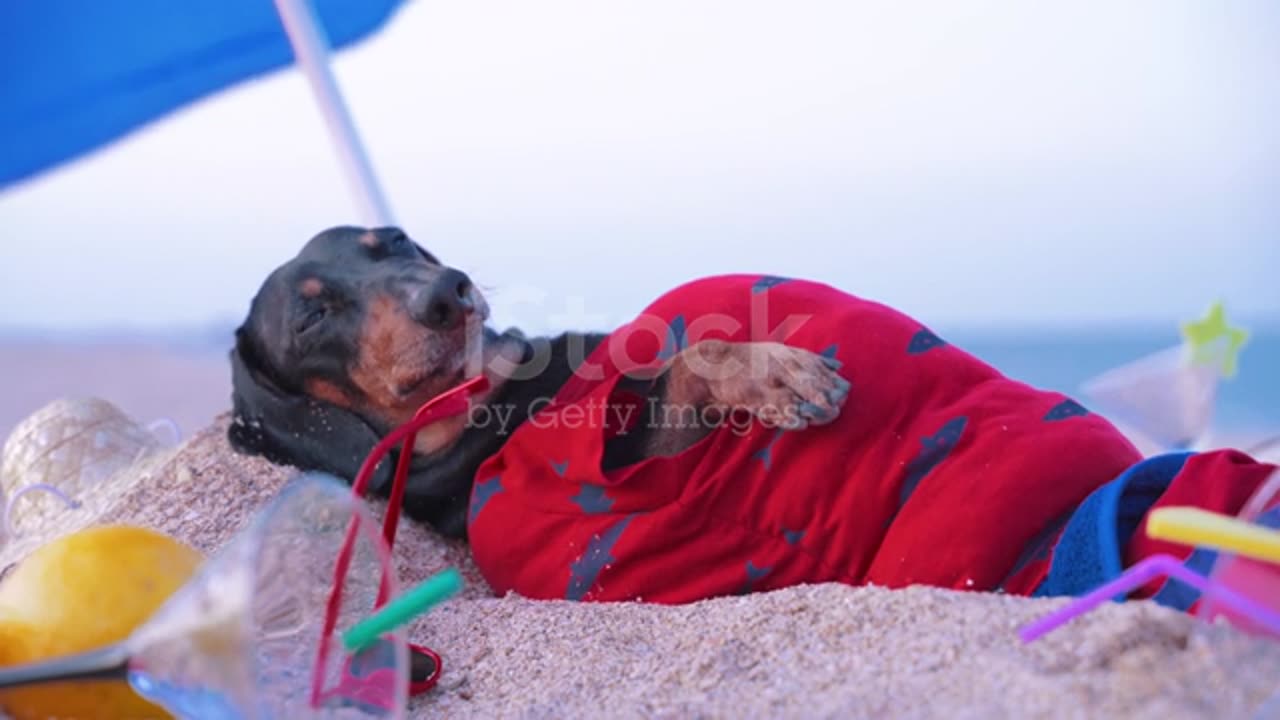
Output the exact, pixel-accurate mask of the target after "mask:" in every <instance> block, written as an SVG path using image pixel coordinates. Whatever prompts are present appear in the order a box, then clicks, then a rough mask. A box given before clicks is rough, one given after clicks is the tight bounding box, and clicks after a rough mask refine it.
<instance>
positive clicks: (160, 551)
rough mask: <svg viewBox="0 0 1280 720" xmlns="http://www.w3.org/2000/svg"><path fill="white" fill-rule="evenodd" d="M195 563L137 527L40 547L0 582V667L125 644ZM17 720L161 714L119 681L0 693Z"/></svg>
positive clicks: (100, 530)
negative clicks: (115, 644) (123, 642)
mask: <svg viewBox="0 0 1280 720" xmlns="http://www.w3.org/2000/svg"><path fill="white" fill-rule="evenodd" d="M203 559H204V558H203V557H202V556H201V555H200V553H199V552H197V551H196V550H194V549H192V548H191V547H189V546H187V545H184V544H182V543H181V542H178V541H177V540H175V539H173V538H171V537H169V536H167V535H164V534H163V533H158V532H155V531H153V530H148V529H146V528H141V527H133V526H128V525H108V526H102V527H95V528H89V529H87V530H82V531H80V532H76V533H72V534H70V535H66V536H64V537H62V538H59V539H57V540H54V541H52V542H50V543H48V544H46V545H43V546H42V547H40V548H39V549H37V550H36V551H35V552H33V553H31V554H30V555H29V556H27V558H26V559H24V560H23V561H22V562H21V563H19V564H18V566H17V567H15V568H14V569H13V571H12V572H11V573H10V574H9V575H7V576H6V577H5V578H4V579H3V580H0V666H11V665H17V664H21V663H28V662H37V661H41V660H49V659H52V658H56V657H61V656H64V655H72V654H76V653H81V652H85V651H88V650H94V649H97V648H100V647H103V646H106V645H111V644H113V643H116V642H119V641H121V640H124V639H125V638H127V637H128V636H129V635H130V634H131V633H132V632H133V631H134V629H136V628H137V627H138V626H139V625H141V624H142V623H144V622H145V621H146V620H147V619H148V618H149V617H151V615H152V613H154V612H155V610H156V609H157V608H159V607H160V605H161V604H163V603H164V601H165V600H166V599H168V597H169V596H170V595H172V594H173V593H174V591H176V590H177V589H178V588H180V587H182V585H183V584H184V583H185V582H186V581H187V580H188V579H190V578H191V576H192V575H193V574H194V573H195V571H196V570H197V569H198V568H199V566H200V563H201V562H202V561H203ZM0 711H3V712H5V713H8V714H9V715H10V716H12V717H13V718H14V720H25V719H26V718H79V719H83V720H91V719H93V718H120V719H121V720H127V719H129V718H165V717H168V715H167V714H166V713H165V712H164V711H163V710H161V709H160V708H159V707H157V706H155V705H153V704H151V703H149V702H147V701H145V700H143V699H142V698H140V697H138V696H137V695H136V694H135V693H134V692H133V690H131V689H130V688H129V686H128V684H127V683H125V682H123V681H95V682H76V683H54V684H48V685H35V686H31V687H26V688H21V689H13V690H7V691H0Z"/></svg>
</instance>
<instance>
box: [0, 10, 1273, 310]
mask: <svg viewBox="0 0 1280 720" xmlns="http://www.w3.org/2000/svg"><path fill="white" fill-rule="evenodd" d="M1278 21H1280V5H1277V4H1276V3H1274V2H1272V1H1270V0H1257V1H1254V2H1246V1H1243V0H1239V1H1237V0H1232V1H1229V2H1221V3H1205V2H1192V1H1189V0H1165V1H1157V0H1147V1H1144V0H1134V1H1133V2H1125V3H1114V2H1105V1H1102V0H1087V1H1078V2H1072V3H1009V2H983V1H981V0H974V1H971V2H966V3H951V2H932V3H925V2H918V3H873V2H862V1H858V2H852V1H845V0H824V1H819V0H798V1H797V2H788V3H778V2H746V1H743V0H738V1H736V2H727V1H721V0H705V1H701V2H688V1H687V0H650V1H649V2H610V3H598V2H589V1H588V0H545V1H544V2H539V3H523V2H517V1H515V0H511V1H510V2H479V1H476V2H451V3H446V2H438V1H434V0H432V1H428V0H416V1H415V2H413V3H410V4H409V5H408V6H407V7H406V8H404V9H403V10H402V11H401V12H400V13H399V14H398V15H397V16H396V17H395V18H393V20H392V22H391V23H390V24H389V25H388V26H387V27H386V28H385V29H384V30H383V31H382V32H380V33H379V34H377V35H375V36H374V37H372V38H371V39H369V40H367V41H365V42H364V43H362V44H360V45H359V46H357V47H355V48H353V49H351V50H349V51H347V52H344V53H342V54H341V55H339V56H338V57H337V59H336V61H335V67H336V72H337V76H338V80H339V82H340V84H341V87H342V89H343V91H344V93H345V95H346V97H347V100H348V102H349V103H350V105H351V107H352V112H353V113H354V116H355V120H356V123H357V125H358V127H359V130H360V132H361V135H362V137H363V139H364V141H365V143H366V144H367V146H368V148H369V150H370V153H371V156H372V161H373V165H374V168H375V170H376V172H377V174H378V176H379V177H380V179H381V181H382V184H383V185H384V187H385V190H386V191H387V194H388V196H389V198H390V203H391V205H392V208H393V212H394V214H395V217H396V219H397V221H398V223H399V224H400V225H402V226H403V227H405V229H406V230H407V231H408V232H409V233H410V235H411V236H413V237H414V238H415V239H417V240H418V241H419V242H421V243H423V244H424V245H426V246H427V247H428V248H430V249H431V250H432V251H433V252H434V253H436V254H437V255H439V256H440V257H442V259H444V260H445V261H446V262H449V263H450V264H453V265H455V266H457V267H459V268H461V269H463V270H465V271H467V272H469V273H470V274H471V275H472V276H473V278H474V279H475V280H476V282H477V283H478V284H479V285H480V286H481V287H483V288H485V289H486V290H487V292H488V293H489V298H490V302H491V304H492V305H493V306H494V312H495V318H494V319H495V322H496V323H497V324H499V325H504V326H505V325H512V324H514V325H520V326H522V327H525V328H526V329H528V330H529V331H531V332H545V331H547V330H550V329H554V328H562V327H570V326H572V327H576V328H579V329H585V328H595V329H601V328H607V327H611V326H613V325H616V324H618V323H620V322H623V321H625V320H626V319H627V318H628V317H629V316H630V315H632V314H634V313H636V312H638V311H639V310H641V309H642V308H643V307H644V306H645V305H646V304H647V303H648V302H649V301H650V300H651V299H653V298H654V297H656V296H657V295H659V294H660V293H662V292H663V291H665V290H667V289H669V288H671V287H672V286H674V285H675V284H677V283H680V282H683V281H685V280H688V279H691V278H694V277H698V276H702V275H709V274H716V273H722V272H763V273H770V274H777V275H787V276H792V277H806V278H810V279H815V280H820V281H823V282H828V283H831V284H834V285H837V286H839V287H841V288H843V289H845V290H847V291H849V292H852V293H854V294H857V295H860V296H863V297H869V298H872V299H875V300H878V301H881V302H886V303H888V304H891V305H894V306H896V307H898V308H900V309H902V310H904V311H906V312H908V313H910V314H913V315H915V316H916V317H918V318H920V319H922V320H923V321H924V322H927V323H930V324H933V325H935V326H944V325H948V326H955V325H963V326H968V327H993V328H1002V327H1004V328H1008V327H1060V326H1081V325H1098V324H1124V323H1132V322H1141V323H1153V324H1161V323H1164V324H1170V325H1171V324H1173V323H1176V322H1178V321H1180V320H1182V319H1185V318H1187V317H1189V316H1193V315H1196V314H1198V313H1199V312H1201V311H1202V310H1203V309H1204V308H1205V307H1207V305H1208V304H1209V303H1210V302H1212V301H1213V300H1215V299H1219V298H1221V299H1223V300H1225V301H1226V302H1227V305H1228V308H1229V310H1230V312H1231V313H1232V315H1233V316H1236V317H1240V318H1244V319H1252V320H1253V321H1255V322H1258V321H1266V322H1280V283H1278V282H1277V278H1278V277H1280V207H1278V204H1277V199H1280V133H1278V132H1277V131H1276V128H1278V127H1280V82H1277V75H1278V74H1280V22H1278ZM360 222H361V218H360V215H359V212H358V208H357V205H356V204H355V202H354V201H353V197H352V195H351V193H350V191H349V187H348V186H347V185H346V181H345V178H344V176H343V174H342V170H341V166H340V165H339V163H338V161H337V158H336V156H335V154H334V152H333V149H332V146H331V144H330V141H329V136H328V135H327V131H326V128H325V126H324V125H323V123H322V121H321V119H320V116H319V114H318V113H317V111H316V105H315V103H314V100H313V98H312V96H311V95H310V91H309V88H308V86H307V85H306V83H305V80H304V78H303V77H302V75H301V74H300V73H299V72H297V71H294V70H290V71H284V72H279V73H275V74H272V75H270V76H266V77H264V78H262V79H259V80H256V81H253V82H251V83H247V84H244V85H241V86H238V87H237V88H234V89H232V90H230V91H228V92H225V93H223V94H220V95H218V96H215V97H214V98H212V99H209V100H207V101H203V102H200V103H198V104H196V105H194V106H192V107H190V108H187V109H185V110H183V111H181V112H178V113H176V114H174V115H171V116H168V117H166V118H165V119H164V120H162V121H160V122H157V123H155V124H153V125H151V126H149V127H148V128H146V129H145V130H143V131H141V132H138V133H136V134H134V135H131V136H129V137H128V138H126V139H125V140H123V141H121V142H119V143H116V144H114V145H112V146H110V147H109V148H107V149H105V150H103V151H101V152H97V153H95V154H93V155H91V156H89V157H88V158H86V159H84V160H82V161H80V162H77V163H75V164H73V165H70V166H66V167H63V168H60V169H57V170H56V171H53V172H51V173H48V174H46V175H43V176H41V177H39V178H36V179H35V180H33V181H30V182H28V183H26V184H24V185H22V186H19V187H17V188H15V189H11V190H8V191H6V192H0V228H2V229H0V308H3V309H2V310H0V328H8V329H14V328H19V329H46V330H48V329H52V330H60V331H72V332H76V331H85V330H89V329H94V328H133V329H141V330H149V329H158V328H170V327H178V326H188V325H201V324H204V323H211V322H212V323H230V322H235V321H238V320H239V319H241V318H242V317H243V316H244V313H245V312H246V310H247V308H248V302H249V298H250V297H251V295H252V293H253V292H254V291H255V290H256V288H257V287H258V285H259V283H260V282H261V281H262V279H263V278H264V277H265V276H266V274H267V273H268V272H270V270H271V269H272V268H273V267H275V266H276V265H277V264H279V263H281V262H283V261H285V260H286V259H288V257H289V256H291V255H292V254H293V253H295V252H296V251H297V250H298V249H299V248H300V247H301V246H302V244H303V243H304V242H305V241H306V240H307V239H308V238H309V237H310V236H311V235H313V234H315V233H316V232H319V231H320V230H322V229H324V228H326V227H329V226H331V225H337V224H358V223H360Z"/></svg>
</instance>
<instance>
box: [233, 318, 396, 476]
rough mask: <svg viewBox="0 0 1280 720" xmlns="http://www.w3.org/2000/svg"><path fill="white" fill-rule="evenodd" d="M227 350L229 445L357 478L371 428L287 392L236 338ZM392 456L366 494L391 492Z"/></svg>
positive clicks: (372, 436)
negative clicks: (232, 346)
mask: <svg viewBox="0 0 1280 720" xmlns="http://www.w3.org/2000/svg"><path fill="white" fill-rule="evenodd" d="M236 336H237V337H236V346H235V348H234V349H233V350H232V351H231V387H232V408H233V409H232V421H231V427H230V428H228V430H227V440H228V441H229V442H230V443H231V446H232V447H233V448H234V449H235V450H236V451H237V452H241V453H244V454H246V455H261V456H263V457H265V458H266V459H268V460H270V461H271V462H273V463H276V464H279V465H293V466H294V467H297V468H300V469H302V470H319V471H323V472H327V473H330V474H332V475H335V476H337V477H340V478H345V479H346V480H347V481H348V482H351V481H353V480H354V479H355V476H356V473H358V472H359V471H360V466H361V465H362V464H363V463H364V460H365V458H366V457H367V456H368V454H369V452H370V451H371V450H373V447H374V445H376V444H377V443H378V440H379V437H378V434H377V433H376V432H375V431H374V429H373V428H372V427H371V426H370V425H369V424H368V423H366V422H365V421H364V420H363V419H361V418H360V417H359V416H358V415H356V414H355V413H353V412H351V411H349V410H346V409H344V408H340V407H338V406H337V405H334V404H332V403H327V402H324V401H322V400H316V399H314V398H311V397H307V396H305V395H301V394H295V393H290V392H286V391H285V390H283V389H282V388H281V387H280V386H279V385H278V384H276V383H275V382H273V381H272V380H271V378H270V377H269V376H268V374H267V373H266V372H265V371H264V369H263V366H262V363H261V361H260V358H259V357H258V356H257V354H256V351H255V349H254V348H253V344H252V343H251V342H249V341H248V340H247V339H246V337H245V334H244V332H243V331H239V332H237V333H236ZM394 465H395V454H394V453H390V454H389V456H388V457H387V458H386V459H384V460H383V461H382V462H381V463H379V465H378V468H377V470H375V471H374V475H373V477H372V478H370V483H369V492H371V493H374V494H376V495H384V496H385V495H386V494H387V493H388V492H389V491H390V489H391V477H392V471H393V468H394Z"/></svg>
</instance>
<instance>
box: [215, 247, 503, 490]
mask: <svg viewBox="0 0 1280 720" xmlns="http://www.w3.org/2000/svg"><path fill="white" fill-rule="evenodd" d="M487 316H488V307H487V305H486V303H485V300H484V298H483V296H482V295H481V294H480V292H479V291H477V290H476V288H475V287H474V286H473V285H472V283H471V280H470V279H469V278H468V277H467V276H466V275H465V274H463V273H462V272H460V271H458V270H455V269H453V268H450V267H446V266H444V265H442V264H441V263H440V262H439V261H438V260H437V259H436V258H435V257H434V256H432V255H431V254H430V253H428V252H427V251H426V250H424V249H423V248H421V247H420V246H418V245H417V244H416V243H414V242H413V241H412V240H410V239H409V237H408V236H407V235H405V233H404V232H402V231H401V230H399V229H397V228H378V229H372V230H369V229H364V228H353V227H338V228H332V229H329V230H326V231H324V232H322V233H320V234H319V235H317V236H315V237H314V238H312V239H311V240H310V241H309V242H308V243H307V244H306V245H305V246H304V247H303V248H302V250H301V251H300V252H299V253H298V255H297V256H296V257H294V258H293V259H291V260H289V261H288V262H287V263H285V264H284V265H282V266H281V267H279V268H277V269H276V270H275V271H274V272H272V273H271V275H270V276H269V277H268V278H267V279H266V281H265V282H264V283H263V284H262V287H261V288H260V289H259V291H258V293H257V295H256V296H255V297H254V298H253V301H252V304H251V306H250V310H249V314H248V317H247V318H246V319H245V321H244V323H243V324H242V325H241V326H240V327H239V328H238V329H237V330H236V342H235V348H234V350H232V353H231V363H232V384H233V402H234V416H235V417H234V422H233V424H232V427H231V430H230V433H229V439H230V441H231V443H232V445H233V446H234V447H235V448H236V449H237V450H239V451H241V452H246V453H252V454H260V455H264V456H266V457H268V458H269V459H271V460H273V461H274V462H280V463H288V464H292V465H296V466H298V467H302V468H305V469H318V470H324V471H326V472H331V473H334V474H337V475H339V476H342V477H347V478H350V477H352V476H354V474H355V473H356V471H357V470H358V469H359V466H360V464H361V463H362V462H363V460H364V458H365V456H366V455H367V453H368V452H369V450H370V449H371V448H372V447H373V446H374V445H375V444H376V442H377V440H378V438H379V437H381V436H382V435H383V434H385V433H386V432H387V431H388V430H390V429H391V428H393V427H395V426H397V425H399V424H402V423H404V422H407V421H408V420H410V419H411V418H412V417H413V414H414V412H415V411H416V410H417V409H418V407H419V406H421V405H422V403H423V402H425V401H426V400H428V399H430V398H431V397H433V396H434V395H437V394H439V393H441V392H443V391H445V390H447V389H449V388H451V387H453V386H455V385H457V384H458V383H459V382H461V381H462V380H463V379H464V378H466V377H470V376H474V375H476V374H478V373H479V372H480V371H481V369H482V365H483V361H484V338H485V330H484V321H485V319H486V318H487ZM463 422H464V421H463V420H461V419H456V421H455V422H443V423H437V424H436V425H433V426H431V427H430V428H427V430H425V431H424V433H423V434H422V435H420V436H419V441H418V442H419V444H418V448H419V449H420V450H425V451H427V452H430V451H432V450H434V449H437V448H439V447H443V446H445V445H447V444H448V443H450V442H452V441H453V440H454V439H456V437H457V435H459V434H460V433H461V431H462V426H463ZM390 465H391V463H383V464H382V467H381V468H380V471H381V472H380V475H379V477H377V478H375V481H374V485H375V489H376V488H377V486H383V485H385V483H386V479H387V477H388V476H389V466H390Z"/></svg>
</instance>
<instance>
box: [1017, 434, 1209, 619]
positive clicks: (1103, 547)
mask: <svg viewBox="0 0 1280 720" xmlns="http://www.w3.org/2000/svg"><path fill="white" fill-rule="evenodd" d="M1193 454H1194V453H1191V452H1178V453H1168V454H1164V455H1157V456H1155V457H1151V458H1147V459H1146V460H1143V461H1142V462H1140V463H1138V464H1136V465H1134V466H1133V467H1131V468H1129V469H1128V470H1126V471H1124V473H1122V474H1121V475H1120V477H1118V478H1116V479H1115V480H1112V481H1111V482H1109V483H1107V484H1106V485H1103V486H1102V487H1100V488H1098V489H1097V490H1095V491H1093V493H1091V494H1090V495H1089V497H1087V498H1085V500H1084V502H1082V503H1080V507H1078V508H1076V511H1075V512H1074V513H1073V514H1072V515H1071V519H1070V520H1068V521H1067V527H1066V529H1065V530H1063V533H1062V537H1061V539H1059V540H1058V544H1057V546H1056V547H1054V549H1053V560H1052V561H1050V564H1049V574H1048V575H1047V576H1046V577H1045V579H1044V581H1043V582H1042V583H1040V586H1039V587H1037V588H1036V590H1035V592H1033V593H1032V596H1034V597H1052V596H1062V595H1069V596H1073V597H1078V596H1080V595H1084V594H1085V593H1088V592H1090V591H1091V590H1093V589H1094V588H1097V587H1098V586H1099V585H1102V584H1103V583H1106V582H1109V581H1111V580H1114V579H1115V578H1116V577H1117V576H1119V575H1120V573H1122V572H1123V571H1124V561H1123V556H1122V554H1121V550H1122V549H1123V548H1124V546H1125V545H1126V544H1127V543H1128V542H1129V538H1131V537H1133V533H1134V532H1135V531H1137V529H1138V525H1139V524H1140V523H1141V522H1142V518H1143V516H1144V515H1146V513H1147V511H1148V510H1149V509H1151V506H1152V505H1154V504H1155V502H1156V500H1158V499H1159V498H1160V495H1161V494H1163V493H1164V491H1165V490H1166V489H1167V488H1168V487H1169V484H1170V483H1172V482H1173V478H1174V477H1176V476H1177V474H1178V473H1179V472H1181V471H1182V466H1183V465H1185V464H1186V462H1187V458H1189V457H1191V456H1192V455H1193ZM1116 599H1117V600H1123V597H1119V598H1116Z"/></svg>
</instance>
